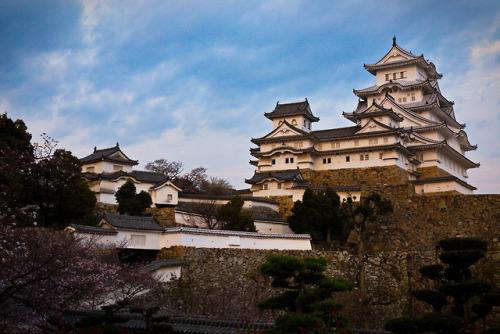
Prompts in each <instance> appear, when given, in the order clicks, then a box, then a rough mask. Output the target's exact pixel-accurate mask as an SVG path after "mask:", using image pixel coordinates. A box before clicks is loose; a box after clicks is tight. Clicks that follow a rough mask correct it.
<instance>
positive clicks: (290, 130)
mask: <svg viewBox="0 0 500 334" xmlns="http://www.w3.org/2000/svg"><path fill="white" fill-rule="evenodd" d="M304 134H305V133H304V132H303V131H301V130H299V129H297V128H296V127H294V126H293V125H290V124H289V123H288V122H287V121H284V122H283V123H281V125H280V126H278V127H277V128H276V129H274V130H273V131H271V132H270V133H269V134H267V135H266V136H265V137H263V139H270V138H278V137H290V136H302V135H304Z"/></svg>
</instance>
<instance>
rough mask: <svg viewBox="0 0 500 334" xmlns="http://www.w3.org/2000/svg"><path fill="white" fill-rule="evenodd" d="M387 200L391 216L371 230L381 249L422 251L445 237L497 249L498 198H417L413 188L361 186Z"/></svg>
mask: <svg viewBox="0 0 500 334" xmlns="http://www.w3.org/2000/svg"><path fill="white" fill-rule="evenodd" d="M372 191H376V192H378V193H380V194H381V195H382V196H383V197H384V198H388V199H390V200H391V201H392V203H393V205H394V213H393V214H391V215H389V216H387V217H384V219H383V220H382V221H381V223H380V224H379V225H378V226H373V227H372V228H371V231H370V233H372V235H371V240H370V241H371V242H372V244H374V245H375V247H376V248H377V249H383V250H423V249H427V248H428V247H429V245H435V244H436V242H437V241H438V240H441V239H444V238H448V237H455V236H460V237H475V238H481V239H484V240H486V241H488V244H489V248H490V249H493V250H500V195H499V194H491V195H462V194H431V195H417V194H415V193H414V191H413V186H412V185H405V186H371V187H368V186H367V187H364V188H363V191H362V196H363V195H367V194H369V193H370V192H372Z"/></svg>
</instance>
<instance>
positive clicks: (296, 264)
mask: <svg viewBox="0 0 500 334" xmlns="http://www.w3.org/2000/svg"><path fill="white" fill-rule="evenodd" d="M326 265H327V262H326V260H325V259H324V258H312V257H310V258H295V257H291V256H284V255H272V256H270V257H269V258H268V261H267V262H266V263H264V264H263V265H262V267H261V273H262V274H263V275H267V276H271V277H272V279H273V280H272V282H271V285H272V286H273V287H277V288H281V289H283V290H282V292H281V294H279V295H277V296H274V297H270V298H267V299H265V300H263V301H262V302H260V303H259V308H260V309H273V310H283V311H285V312H286V314H284V315H282V316H280V317H278V318H277V319H276V327H275V329H274V330H273V333H296V332H298V331H299V329H300V328H304V329H306V330H311V329H313V328H315V327H316V326H317V325H320V326H325V325H331V324H332V323H335V320H336V319H337V312H338V311H340V310H341V309H342V305H341V304H340V303H338V302H336V301H334V300H333V299H332V296H333V293H334V292H338V291H351V290H352V289H353V285H352V284H351V283H350V282H348V281H346V280H343V279H332V278H330V277H326V276H325V275H324V271H325V270H326ZM332 314H334V316H332ZM332 318H333V319H332Z"/></svg>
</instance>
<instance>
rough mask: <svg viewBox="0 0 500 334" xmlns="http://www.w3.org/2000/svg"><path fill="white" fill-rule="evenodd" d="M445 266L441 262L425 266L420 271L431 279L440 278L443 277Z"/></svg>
mask: <svg viewBox="0 0 500 334" xmlns="http://www.w3.org/2000/svg"><path fill="white" fill-rule="evenodd" d="M443 269H444V266H443V265H441V264H432V265H430V266H423V267H422V268H420V269H419V270H418V271H419V272H420V274H421V275H422V276H424V277H426V278H428V279H431V280H439V279H441V278H442V277H443Z"/></svg>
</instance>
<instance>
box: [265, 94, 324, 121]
mask: <svg viewBox="0 0 500 334" xmlns="http://www.w3.org/2000/svg"><path fill="white" fill-rule="evenodd" d="M292 115H303V116H306V117H307V118H309V119H310V120H311V121H313V122H317V121H319V118H317V117H315V116H314V115H313V114H312V112H311V108H310V106H309V102H308V101H307V99H306V100H305V101H303V102H293V103H285V104H279V103H276V107H275V108H274V110H273V111H272V112H270V113H265V114H264V116H266V117H267V118H269V119H273V118H276V117H285V116H292Z"/></svg>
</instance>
